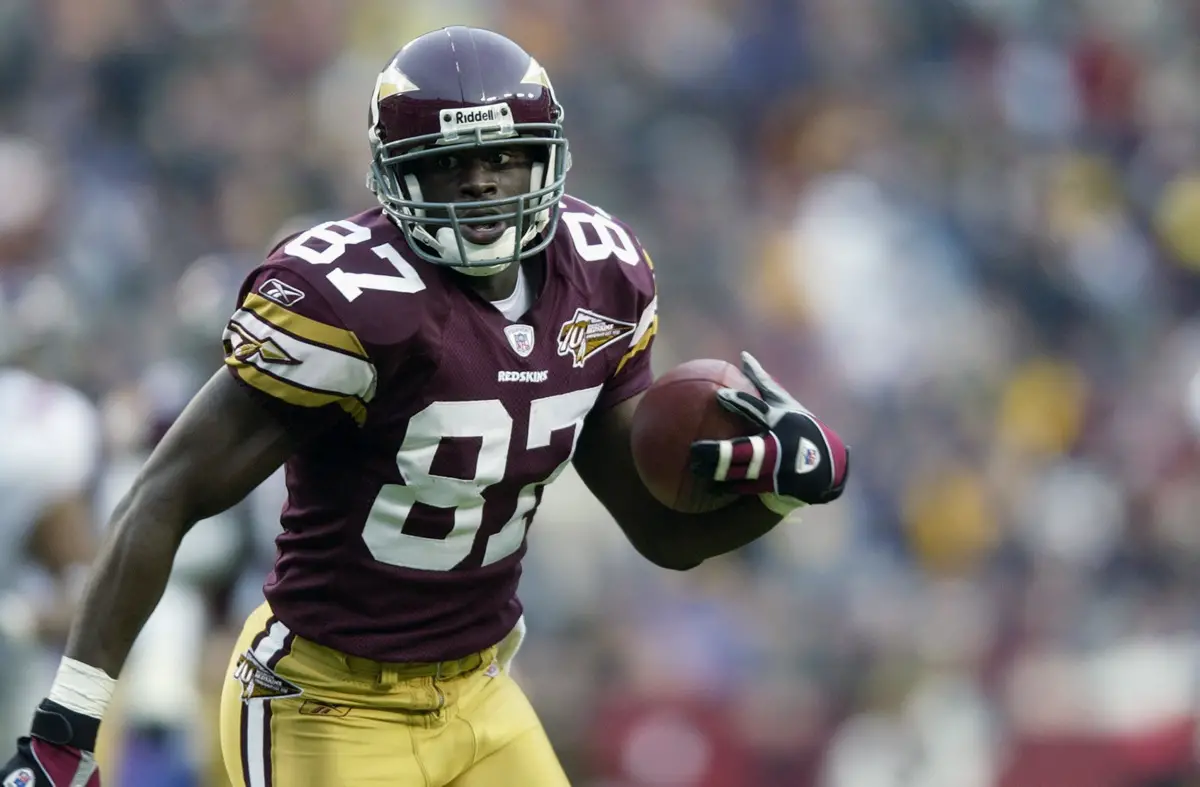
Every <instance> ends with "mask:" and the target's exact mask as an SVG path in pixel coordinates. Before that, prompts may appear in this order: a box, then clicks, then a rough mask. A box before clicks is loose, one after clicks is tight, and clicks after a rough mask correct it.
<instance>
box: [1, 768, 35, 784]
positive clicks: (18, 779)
mask: <svg viewBox="0 0 1200 787" xmlns="http://www.w3.org/2000/svg"><path fill="white" fill-rule="evenodd" d="M36 783H37V780H36V779H35V778H34V777H33V771H31V770H29V769H28V768H22V769H21V770H19V771H14V772H13V773H10V774H9V775H8V778H7V779H5V780H4V787H34V785H35V784H36Z"/></svg>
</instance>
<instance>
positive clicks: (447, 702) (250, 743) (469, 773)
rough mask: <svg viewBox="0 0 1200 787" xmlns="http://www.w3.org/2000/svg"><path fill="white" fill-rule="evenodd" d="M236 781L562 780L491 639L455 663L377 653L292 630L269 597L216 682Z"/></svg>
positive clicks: (308, 784)
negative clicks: (355, 652) (366, 654)
mask: <svg viewBox="0 0 1200 787" xmlns="http://www.w3.org/2000/svg"><path fill="white" fill-rule="evenodd" d="M221 751H222V754H223V756H224V759H225V767H226V769H227V770H228V771H229V778H230V782H231V783H232V784H233V785H234V787H507V786H508V785H512V787H566V786H567V785H568V782H567V777H566V775H565V774H564V773H563V770H562V766H561V765H559V762H558V758H557V757H556V756H555V754H554V751H553V750H552V749H551V748H550V741H549V740H548V739H547V737H546V733H545V731H544V730H543V729H542V725H541V723H540V722H539V721H538V718H537V715H536V714H535V713H534V711H533V708H532V706H530V704H529V701H528V700H527V699H526V698H525V694H524V692H522V691H521V689H520V688H519V687H518V686H517V684H516V683H515V682H514V681H513V679H512V678H511V677H509V676H508V675H507V674H506V673H504V672H503V671H502V670H500V668H499V666H498V665H497V663H496V661H495V648H490V649H488V650H486V651H484V652H482V653H477V654H474V655H472V656H468V657H467V658H465V659H462V660H460V661H456V662H442V663H441V664H384V663H380V662H375V661H370V660H368V659H360V658H356V657H353V656H347V655H345V654H342V653H340V652H338V651H335V650H332V649H330V648H326V647H323V646H321V645H318V644H316V643H314V642H310V641H308V640H305V639H302V638H301V637H298V636H295V635H293V634H292V633H290V632H289V631H288V630H287V627H286V626H284V625H283V623H281V622H280V621H279V620H278V619H277V618H274V617H272V615H271V610H270V609H269V608H268V607H267V606H266V605H265V604H264V605H263V606H261V607H259V609H258V610H257V611H255V612H254V614H252V615H251V616H250V618H249V620H248V621H247V622H246V626H245V628H244V629H243V630H242V635H241V637H240V638H239V640H238V644H237V646H236V647H235V648H234V653H233V660H232V662H231V663H230V667H229V675H228V677H227V678H226V681H225V684H224V688H223V690H222V693H221Z"/></svg>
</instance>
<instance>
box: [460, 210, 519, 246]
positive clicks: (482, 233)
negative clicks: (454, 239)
mask: <svg viewBox="0 0 1200 787" xmlns="http://www.w3.org/2000/svg"><path fill="white" fill-rule="evenodd" d="M497 213H498V211H474V212H468V213H466V214H464V215H463V216H462V218H464V219H479V218H485V217H487V216H492V215H496V214H497ZM458 227H459V232H461V233H462V236H463V238H465V239H466V240H468V241H470V242H471V243H474V244H476V245H477V246H487V245H488V244H491V243H495V242H496V241H498V240H500V236H501V235H503V234H504V231H505V230H506V229H508V222H507V221H504V220H503V219H497V220H496V221H487V222H480V221H473V222H472V223H470V224H459V225H458Z"/></svg>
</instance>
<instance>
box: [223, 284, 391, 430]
mask: <svg viewBox="0 0 1200 787" xmlns="http://www.w3.org/2000/svg"><path fill="white" fill-rule="evenodd" d="M222 343H223V344H224V346H225V368H226V369H227V370H228V371H229V373H230V374H232V375H233V377H234V378H235V379H236V380H237V381H238V382H239V383H241V384H242V385H244V386H245V387H246V388H248V389H250V390H251V391H253V392H254V394H255V395H256V396H257V397H258V398H259V399H260V400H261V401H262V402H263V403H264V404H266V405H267V406H268V408H269V409H271V410H272V411H273V412H275V413H276V414H277V415H280V416H282V418H283V419H284V420H285V422H286V423H289V424H295V423H296V422H297V421H301V422H304V423H306V424H313V425H317V426H322V425H327V424H330V423H332V422H334V421H336V420H337V419H338V418H341V417H345V416H347V415H348V416H349V417H350V418H351V419H353V421H354V422H355V423H356V424H358V425H359V426H361V425H362V424H363V423H364V422H365V421H366V417H367V405H368V404H369V403H370V402H371V399H372V398H373V397H374V396H375V388H376V382H377V372H376V368H375V364H374V363H373V361H372V359H371V357H370V355H369V354H368V352H367V350H366V348H365V347H364V345H363V343H362V342H361V341H360V340H359V338H358V336H356V335H355V333H354V331H352V330H350V328H348V327H347V326H346V324H345V322H344V320H343V319H342V318H341V317H340V316H339V315H338V314H337V313H336V311H335V310H334V309H333V308H332V307H331V306H330V305H329V302H328V301H327V300H326V299H325V298H324V296H323V295H322V294H321V293H320V292H319V291H318V290H317V289H316V288H315V287H313V286H312V285H311V284H310V283H309V282H307V281H306V280H305V279H304V277H303V276H301V275H300V274H298V273H296V272H295V271H294V270H291V269H290V268H287V267H283V266H278V265H270V264H268V265H265V266H263V267H261V268H259V269H257V270H256V271H255V272H254V273H252V274H251V275H250V276H249V277H248V278H247V279H246V281H245V283H244V284H243V285H242V289H241V293H240V295H239V299H238V308H237V310H236V311H235V312H234V314H233V316H232V317H230V318H229V322H228V324H227V325H226V327H225V333H224V335H223V337H222Z"/></svg>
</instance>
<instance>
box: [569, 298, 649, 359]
mask: <svg viewBox="0 0 1200 787" xmlns="http://www.w3.org/2000/svg"><path fill="white" fill-rule="evenodd" d="M636 327H637V326H635V325H634V324H633V323H631V322H624V321H623V320H614V319H613V318H612V317H605V316H604V315H602V314H597V313H596V312H594V311H591V310H589V309H576V310H575V316H574V317H573V318H571V319H570V320H567V321H566V322H564V323H563V324H562V328H560V329H559V331H558V354H559V355H568V356H570V357H571V365H572V366H575V367H580V366H583V365H584V364H585V363H587V359H588V358H591V357H592V356H593V355H595V354H596V353H598V352H600V351H601V350H603V349H604V348H605V347H608V346H609V345H611V344H613V343H615V342H619V341H620V340H621V339H623V338H625V337H626V336H629V335H630V334H631V333H633V330H634V328H636Z"/></svg>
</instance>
